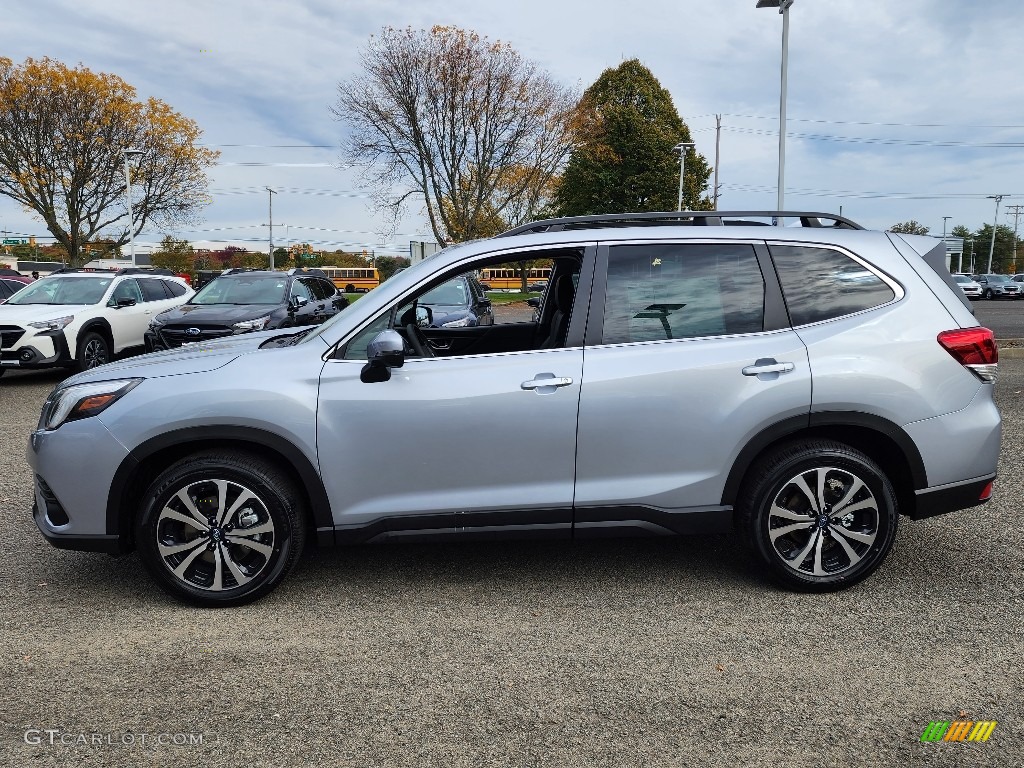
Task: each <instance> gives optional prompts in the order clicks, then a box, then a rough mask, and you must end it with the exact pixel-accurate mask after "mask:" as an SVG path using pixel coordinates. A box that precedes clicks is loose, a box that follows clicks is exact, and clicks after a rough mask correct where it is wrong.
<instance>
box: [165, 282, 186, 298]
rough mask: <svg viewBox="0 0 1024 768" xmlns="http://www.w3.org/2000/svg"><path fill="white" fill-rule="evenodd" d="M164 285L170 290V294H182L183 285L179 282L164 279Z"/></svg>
mask: <svg viewBox="0 0 1024 768" xmlns="http://www.w3.org/2000/svg"><path fill="white" fill-rule="evenodd" d="M164 287H166V288H167V290H168V291H170V293H171V296H184V295H185V286H184V285H182V284H181V283H176V282H174V281H173V280H164Z"/></svg>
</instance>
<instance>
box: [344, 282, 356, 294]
mask: <svg viewBox="0 0 1024 768" xmlns="http://www.w3.org/2000/svg"><path fill="white" fill-rule="evenodd" d="M355 292H356V287H355V286H354V285H352V283H346V284H345V293H355Z"/></svg>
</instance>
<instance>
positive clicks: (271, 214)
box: [264, 187, 277, 271]
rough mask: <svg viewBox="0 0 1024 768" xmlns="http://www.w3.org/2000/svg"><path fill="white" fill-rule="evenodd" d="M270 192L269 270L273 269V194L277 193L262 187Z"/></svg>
mask: <svg viewBox="0 0 1024 768" xmlns="http://www.w3.org/2000/svg"><path fill="white" fill-rule="evenodd" d="M264 189H266V190H267V192H269V193H270V194H269V195H268V197H269V199H270V270H271V271H273V270H274V195H276V194H277V193H276V192H275V191H274V190H272V189H271V188H270V187H264Z"/></svg>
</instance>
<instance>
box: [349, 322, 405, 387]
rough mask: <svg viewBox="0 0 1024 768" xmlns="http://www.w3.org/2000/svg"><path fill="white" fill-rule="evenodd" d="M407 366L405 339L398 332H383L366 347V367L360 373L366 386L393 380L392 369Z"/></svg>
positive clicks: (360, 378)
mask: <svg viewBox="0 0 1024 768" xmlns="http://www.w3.org/2000/svg"><path fill="white" fill-rule="evenodd" d="M403 365H405V339H403V338H402V337H401V335H400V334H399V333H398V332H397V331H392V330H387V331H381V332H380V333H378V334H377V335H376V336H374V337H373V341H371V342H370V343H369V344H367V345H366V365H364V366H363V370H362V371H360V373H359V380H360V381H362V382H363V383H364V384H374V383H377V382H381V381H387V380H388V379H390V378H391V370H390V369H391V368H401V367H402V366H403Z"/></svg>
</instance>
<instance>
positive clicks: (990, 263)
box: [985, 195, 1006, 275]
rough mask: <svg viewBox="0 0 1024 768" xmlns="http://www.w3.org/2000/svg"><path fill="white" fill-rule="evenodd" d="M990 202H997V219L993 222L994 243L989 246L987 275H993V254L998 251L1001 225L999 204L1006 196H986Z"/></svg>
mask: <svg viewBox="0 0 1024 768" xmlns="http://www.w3.org/2000/svg"><path fill="white" fill-rule="evenodd" d="M986 197H987V198H988V199H989V200H995V201H996V217H995V218H994V219H993V220H992V242H991V243H990V244H989V246H988V269H986V270H985V274H986V275H990V274H992V254H993V253H994V252H995V250H996V226H997V225H998V223H999V203H1001V202H1002V201H1003V198H1004V197H1006V195H986Z"/></svg>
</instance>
